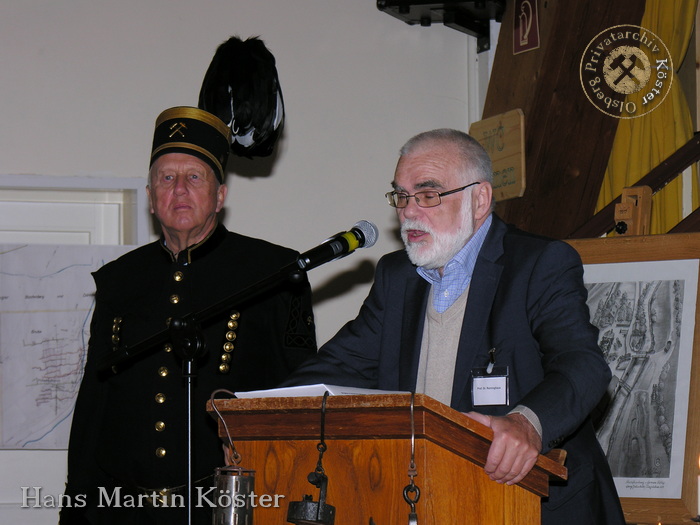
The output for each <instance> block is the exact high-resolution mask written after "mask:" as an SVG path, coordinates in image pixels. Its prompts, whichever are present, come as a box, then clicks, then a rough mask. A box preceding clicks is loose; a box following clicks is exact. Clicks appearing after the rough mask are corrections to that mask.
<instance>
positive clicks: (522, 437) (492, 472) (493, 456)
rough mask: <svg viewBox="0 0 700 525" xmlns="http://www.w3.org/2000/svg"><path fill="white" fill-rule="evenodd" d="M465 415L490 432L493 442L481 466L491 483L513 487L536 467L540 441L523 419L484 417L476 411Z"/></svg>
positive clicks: (508, 416) (516, 416)
mask: <svg viewBox="0 0 700 525" xmlns="http://www.w3.org/2000/svg"><path fill="white" fill-rule="evenodd" d="M466 415H467V416H469V417H470V418H472V419H474V420H476V421H478V422H479V423H481V424H483V425H486V426H487V427H489V428H491V429H492V430H493V441H492V442H491V447H490V448H489V454H488V457H487V458H486V465H484V470H485V471H486V473H487V474H488V475H489V477H490V478H491V479H492V480H493V481H496V482H497V483H505V484H506V485H513V484H515V483H518V482H519V481H520V480H522V479H523V478H524V477H525V476H526V475H527V473H528V472H530V470H531V469H532V467H533V466H535V463H536V462H537V457H538V455H539V453H540V450H542V439H541V438H540V436H539V434H538V433H537V431H536V430H535V428H534V427H533V426H532V425H531V424H530V422H529V421H528V420H527V419H526V418H525V416H523V415H521V414H508V415H507V416H487V415H485V414H480V413H478V412H468V413H467V414H466Z"/></svg>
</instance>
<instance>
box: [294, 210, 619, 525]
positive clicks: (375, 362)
mask: <svg viewBox="0 0 700 525" xmlns="http://www.w3.org/2000/svg"><path fill="white" fill-rule="evenodd" d="M582 277H583V268H582V264H581V260H580V258H579V256H578V254H577V253H576V252H575V250H574V249H573V248H571V247H570V246H569V245H568V244H566V243H563V242H560V241H554V240H551V239H545V238H542V237H538V236H534V235H530V234H527V233H525V232H522V231H520V230H517V229H516V228H514V227H512V226H508V225H506V224H505V223H504V222H503V221H501V220H500V219H499V218H498V217H497V216H495V215H493V223H492V225H491V228H490V231H489V232H488V234H487V237H486V239H485V241H484V244H483V246H482V248H481V251H480V253H479V256H478V259H477V262H476V266H475V268H474V273H473V276H472V280H471V284H470V289H469V298H468V300H467V306H466V310H465V314H464V321H463V324H462V333H461V336H460V342H459V348H458V353H457V361H456V368H455V374H454V378H453V379H454V386H453V389H452V402H451V406H452V408H454V409H456V410H459V411H462V412H468V411H470V410H476V411H478V412H482V413H486V414H491V415H504V414H506V413H508V411H509V410H511V409H512V408H513V407H514V406H515V405H518V404H522V405H525V406H527V407H529V408H530V409H532V410H533V411H534V412H535V413H536V414H537V416H538V417H539V419H540V422H541V424H542V429H543V435H542V443H543V452H547V451H548V450H550V449H551V448H564V449H566V450H567V452H568V456H567V463H566V466H567V467H568V469H569V480H568V482H566V483H564V484H561V485H560V486H552V487H551V488H550V497H549V498H548V500H547V501H545V502H544V503H543V523H552V524H555V523H556V524H560V523H567V525H571V524H578V523H580V524H582V525H584V524H585V525H591V524H598V523H601V524H602V523H619V524H622V523H624V519H623V516H622V512H621V509H620V504H619V499H618V497H617V493H616V491H615V487H614V484H613V481H612V477H611V475H610V470H609V468H608V465H607V461H606V458H605V456H604V454H603V452H602V450H601V448H600V446H599V445H598V442H597V440H596V437H595V434H594V431H593V427H592V425H591V423H590V421H589V419H588V415H589V414H590V412H591V411H592V410H593V408H594V407H595V406H596V404H597V403H598V402H599V400H600V399H601V397H602V395H603V394H604V392H605V390H606V387H607V385H608V382H609V381H610V378H611V373H610V370H609V368H608V366H607V364H606V362H605V360H604V359H603V356H602V353H601V351H600V349H599V347H598V344H597V336H598V334H597V330H596V329H595V328H594V327H593V326H592V325H591V324H590V322H589V319H590V317H589V311H588V307H587V305H586V296H587V292H586V289H585V287H584V285H583V280H582ZM429 290H430V288H429V285H428V283H427V282H426V281H425V280H424V279H422V278H421V277H420V276H419V275H418V274H417V272H416V268H415V267H414V266H413V265H412V264H411V262H410V261H409V259H408V257H407V255H406V253H405V252H404V251H403V250H402V251H397V252H394V253H390V254H388V255H386V256H384V257H382V259H381V260H380V261H379V263H378V265H377V270H376V275H375V281H374V284H373V286H372V289H371V291H370V293H369V295H368V297H367V299H366V300H365V301H364V303H363V305H362V307H361V309H360V312H359V314H358V316H357V318H356V319H355V320H353V321H351V322H349V323H348V324H346V325H345V326H344V327H343V328H342V329H341V330H340V331H339V332H338V334H337V335H336V336H334V337H333V338H332V339H331V340H330V341H329V342H328V343H326V344H325V345H324V346H323V347H322V348H321V349H320V351H319V353H318V354H317V356H316V357H314V358H312V359H311V360H310V361H308V362H307V363H305V364H304V365H302V366H301V367H300V368H299V369H298V370H297V371H296V372H295V373H294V374H293V376H292V377H291V378H290V379H289V380H288V381H286V382H285V384H287V385H291V384H310V383H317V382H325V383H328V384H341V385H347V386H361V387H367V388H379V389H385V390H404V391H405V390H410V391H412V390H414V389H415V385H416V378H417V373H418V360H419V354H420V345H421V334H422V331H423V325H424V320H425V312H426V306H427V301H428V300H430V297H429V295H430V294H429ZM491 348H495V349H496V366H499V367H500V366H507V367H508V369H509V378H510V379H509V387H510V404H509V405H508V406H495V407H493V406H492V407H483V406H479V407H473V406H472V397H471V386H472V382H471V370H472V369H473V368H477V367H484V366H486V365H487V364H488V360H489V354H488V351H489V349H491Z"/></svg>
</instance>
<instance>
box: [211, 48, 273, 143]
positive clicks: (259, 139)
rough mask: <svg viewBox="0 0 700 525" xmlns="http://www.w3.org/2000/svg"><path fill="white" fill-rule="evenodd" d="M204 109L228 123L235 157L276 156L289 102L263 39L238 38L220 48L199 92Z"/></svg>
mask: <svg viewBox="0 0 700 525" xmlns="http://www.w3.org/2000/svg"><path fill="white" fill-rule="evenodd" d="M199 108H200V109H203V110H205V111H208V112H210V113H213V114H214V115H216V116H218V117H219V118H220V119H221V120H223V121H224V122H225V123H227V124H228V125H229V127H230V128H231V132H232V133H233V142H232V144H231V152H232V153H234V154H236V155H239V156H243V157H254V156H257V157H266V156H268V155H270V154H271V153H272V150H273V148H274V145H275V142H276V141H277V138H278V137H279V135H280V133H281V132H282V128H283V127H284V99H283V98H282V89H281V88H280V84H279V79H278V77H277V69H276V68H275V57H274V56H273V55H272V53H270V51H269V50H268V49H267V48H266V47H265V44H264V43H263V41H262V40H260V39H258V38H257V37H252V38H249V39H247V40H245V41H242V40H240V39H239V38H238V37H235V36H234V37H231V38H230V39H228V40H227V41H226V42H224V43H223V44H221V45H220V46H219V47H218V48H217V50H216V53H215V54H214V58H213V59H212V61H211V64H209V69H207V72H206V74H205V75H204V81H203V82H202V88H201V89H200V91H199Z"/></svg>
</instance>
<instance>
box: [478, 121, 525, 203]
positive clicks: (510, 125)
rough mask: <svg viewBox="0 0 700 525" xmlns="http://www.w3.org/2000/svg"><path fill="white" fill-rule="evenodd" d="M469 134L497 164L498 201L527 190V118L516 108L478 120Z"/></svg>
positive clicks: (494, 167) (494, 189)
mask: <svg viewBox="0 0 700 525" xmlns="http://www.w3.org/2000/svg"><path fill="white" fill-rule="evenodd" d="M469 134H470V135H471V136H472V137H474V138H475V139H476V140H478V141H479V143H480V144H481V145H482V146H483V147H484V149H485V150H486V152H487V153H488V154H489V155H490V157H491V162H492V164H493V196H494V199H495V200H496V201H504V200H508V199H513V198H515V197H522V196H523V193H525V117H524V115H523V112H522V110H520V109H514V110H511V111H508V112H506V113H502V114H500V115H496V116H494V117H490V118H487V119H485V120H480V121H479V122H474V123H473V124H472V125H471V126H470V127H469Z"/></svg>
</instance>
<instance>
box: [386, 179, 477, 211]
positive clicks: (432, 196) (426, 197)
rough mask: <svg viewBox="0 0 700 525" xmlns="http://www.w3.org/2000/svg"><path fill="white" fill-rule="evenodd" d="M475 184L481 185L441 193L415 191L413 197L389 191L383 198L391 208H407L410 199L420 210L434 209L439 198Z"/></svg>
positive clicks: (439, 202)
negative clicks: (412, 199)
mask: <svg viewBox="0 0 700 525" xmlns="http://www.w3.org/2000/svg"><path fill="white" fill-rule="evenodd" d="M475 184H481V181H476V182H472V183H471V184H467V185H466V186H462V187H461V188H457V189H456V190H450V191H443V192H442V193H440V192H438V191H435V190H426V191H417V192H416V193H414V194H413V195H409V194H408V193H406V192H403V191H390V192H389V193H387V194H386V195H384V196H385V197H386V200H387V202H388V203H389V206H392V207H393V208H405V207H406V206H408V199H410V198H411V197H413V198H414V199H416V204H417V205H418V206H420V207H421V208H434V207H435V206H439V205H440V204H441V203H442V200H441V197H444V196H445V195H451V194H453V193H457V192H458V191H462V190H466V189H467V188H468V187H470V186H474V185H475Z"/></svg>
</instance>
